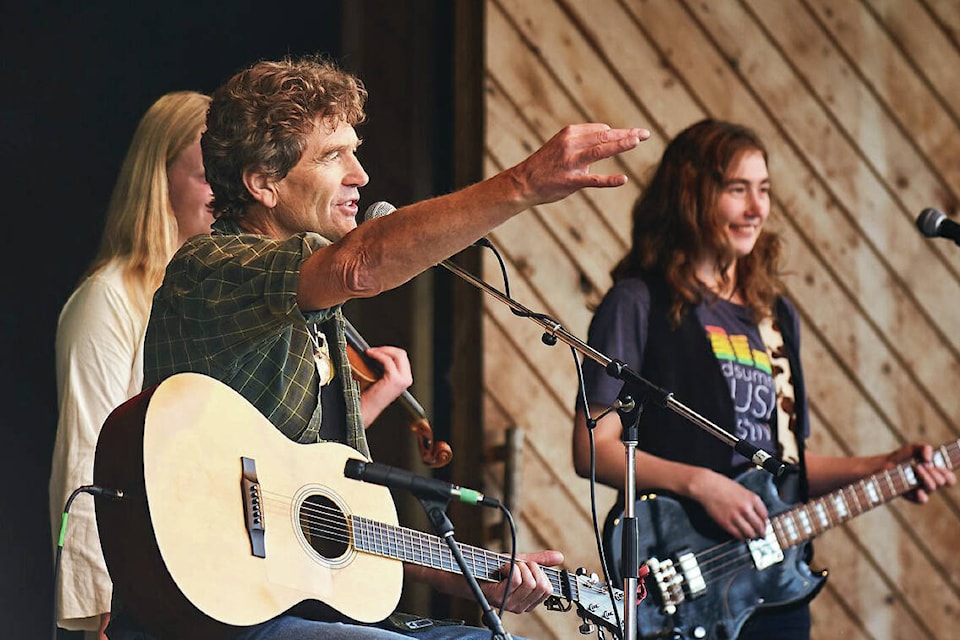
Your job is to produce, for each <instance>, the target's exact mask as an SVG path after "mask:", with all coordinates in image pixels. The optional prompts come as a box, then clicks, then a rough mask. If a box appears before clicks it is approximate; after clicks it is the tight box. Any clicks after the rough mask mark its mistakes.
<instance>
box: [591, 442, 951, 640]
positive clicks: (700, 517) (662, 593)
mask: <svg viewBox="0 0 960 640" xmlns="http://www.w3.org/2000/svg"><path fill="white" fill-rule="evenodd" d="M933 463H934V464H935V465H937V466H939V467H941V468H949V469H954V468H956V467H957V465H958V464H960V440H955V441H953V442H948V443H946V444H944V445H942V446H940V447H938V448H937V449H936V450H935V451H934V459H933ZM737 481H738V482H739V483H740V484H742V485H743V486H744V487H746V488H748V489H750V490H751V491H753V492H754V493H756V494H757V495H759V496H760V497H761V498H762V499H763V502H764V504H765V505H766V507H767V511H768V513H770V514H771V517H770V520H769V522H768V523H767V532H766V535H765V536H764V537H763V538H760V539H756V540H749V541H744V540H735V539H731V538H730V537H729V536H728V535H727V534H725V533H724V532H723V531H722V530H721V529H720V528H719V527H718V526H717V525H716V524H714V523H713V522H712V521H711V520H710V519H709V517H708V516H707V515H706V513H705V512H704V511H703V510H702V509H701V508H700V507H699V506H698V505H694V504H691V503H690V502H689V501H686V500H684V501H680V500H677V499H674V498H672V497H667V496H658V495H655V494H650V495H647V496H644V497H642V498H641V499H640V500H638V501H637V502H636V514H635V515H636V518H637V522H638V523H639V529H640V531H639V557H640V558H647V560H646V561H645V563H644V564H645V565H646V566H647V567H649V569H650V573H649V578H648V579H647V585H648V586H649V592H650V597H649V598H647V600H646V602H645V604H644V605H643V606H639V607H637V631H638V635H639V637H641V638H675V639H677V640H680V639H682V638H697V639H704V640H720V639H726V640H729V639H731V638H736V637H737V635H738V634H739V633H740V630H741V628H742V627H743V624H744V623H745V622H746V621H747V619H748V618H749V617H750V615H751V614H753V613H754V612H755V611H757V610H759V609H763V608H775V607H780V606H786V605H791V604H798V603H802V602H805V601H807V600H810V599H811V598H813V597H814V596H815V595H816V594H817V593H818V592H819V591H820V589H821V588H822V587H823V585H824V583H825V581H826V572H825V571H824V572H818V573H815V572H813V571H812V570H811V569H810V567H809V566H808V565H807V562H806V559H807V557H808V555H807V553H806V551H807V545H808V544H809V542H810V540H812V539H813V538H814V537H815V536H817V535H819V534H820V533H823V532H824V531H826V530H828V529H831V528H833V527H835V526H837V525H839V524H842V523H844V522H846V521H848V520H850V519H852V518H854V517H856V516H858V515H860V514H862V513H864V512H866V511H869V510H870V509H873V508H874V507H878V506H880V505H882V504H885V503H886V502H888V501H890V500H892V499H893V498H896V497H897V496H901V495H903V494H905V493H907V492H909V491H911V490H913V489H915V488H917V487H918V486H919V484H920V481H919V479H918V478H917V476H916V474H915V473H914V464H912V463H904V464H901V465H899V466H897V467H894V468H892V469H889V470H887V471H883V472H880V473H877V474H874V475H872V476H870V477H868V478H864V479H862V480H860V481H859V482H855V483H853V484H851V485H848V486H846V487H844V488H842V489H838V490H836V491H834V492H833V493H830V494H828V495H825V496H823V497H820V498H817V499H815V500H812V501H810V502H808V503H806V504H801V505H788V504H786V503H784V502H783V501H782V500H781V499H780V497H779V496H778V494H777V489H776V486H775V485H774V480H773V476H772V475H771V474H769V473H767V472H766V471H763V470H761V469H751V470H749V471H746V472H745V473H743V474H741V475H740V476H739V477H738V478H737ZM621 515H622V513H621ZM622 539H623V524H622V521H621V520H620V518H608V526H607V527H606V528H605V531H604V548H605V549H606V553H607V557H608V558H610V559H611V565H612V567H619V566H620V562H621V557H622V553H621V544H622ZM618 572H619V569H617V571H615V573H618ZM612 579H614V580H619V576H616V577H614V578H612Z"/></svg>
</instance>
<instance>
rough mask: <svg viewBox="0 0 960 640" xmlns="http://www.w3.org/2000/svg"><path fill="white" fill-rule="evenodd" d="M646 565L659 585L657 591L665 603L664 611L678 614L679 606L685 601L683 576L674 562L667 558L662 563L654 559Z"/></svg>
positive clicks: (649, 560) (669, 613)
mask: <svg viewBox="0 0 960 640" xmlns="http://www.w3.org/2000/svg"><path fill="white" fill-rule="evenodd" d="M644 564H646V565H647V566H648V567H650V575H652V576H653V579H654V580H655V581H656V583H657V591H658V592H659V593H660V600H661V602H662V603H663V611H664V613H666V614H668V615H673V614H674V613H676V612H677V605H679V604H680V603H682V602H683V601H684V599H685V598H684V595H683V576H681V575H680V574H679V573H677V569H676V567H675V566H674V565H673V560H670V559H669V558H667V559H666V560H663V561H661V560H660V559H658V558H656V557H653V558H650V559H648V560H647V561H646V562H645V563H644Z"/></svg>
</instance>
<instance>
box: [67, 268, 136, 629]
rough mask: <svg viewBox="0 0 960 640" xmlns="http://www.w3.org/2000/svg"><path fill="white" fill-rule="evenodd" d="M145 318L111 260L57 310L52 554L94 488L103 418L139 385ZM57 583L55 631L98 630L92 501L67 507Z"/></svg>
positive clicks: (106, 606) (98, 562) (106, 591)
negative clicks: (85, 489) (89, 489)
mask: <svg viewBox="0 0 960 640" xmlns="http://www.w3.org/2000/svg"><path fill="white" fill-rule="evenodd" d="M145 333H146V318H145V317H143V318H141V317H140V316H139V314H138V313H136V311H135V307H134V306H133V304H132V302H131V300H130V298H129V296H128V295H127V292H126V290H125V288H124V286H123V276H122V272H121V269H120V266H119V265H118V264H117V263H115V262H113V263H110V264H108V265H106V266H105V267H103V268H102V269H100V270H99V271H98V272H97V273H96V274H94V275H93V276H92V277H90V278H87V279H86V280H85V281H84V282H83V283H81V285H80V286H79V287H78V288H77V289H76V290H75V291H74V292H73V294H72V295H71V296H70V299H69V300H67V303H66V304H65V305H64V306H63V309H62V310H61V312H60V319H59V322H58V325H57V340H56V365H57V397H58V400H59V421H58V423H57V437H56V443H55V444H54V449H53V462H52V467H51V473H50V516H51V523H52V525H53V543H54V550H55V549H56V545H57V541H58V539H59V533H60V522H61V519H62V515H63V509H64V506H65V505H66V502H67V499H68V498H69V497H70V494H71V493H72V492H73V491H74V490H75V489H76V488H78V487H80V486H83V485H86V484H92V483H93V461H94V455H95V453H96V446H97V437H98V436H99V434H100V427H101V426H102V425H103V423H104V421H105V420H106V418H107V416H108V415H110V412H111V411H113V409H114V408H116V407H117V406H118V405H120V404H122V403H123V402H124V401H125V400H127V399H129V398H131V397H132V396H134V395H136V394H137V393H139V392H140V390H141V385H142V383H143V337H144V334H145ZM60 562H61V565H60V573H59V576H58V578H57V584H56V585H55V588H56V589H57V600H58V611H57V621H58V625H59V626H60V627H62V628H64V629H71V630H80V629H84V630H96V629H98V628H99V623H100V614H101V613H106V612H108V611H110V597H111V594H112V591H113V585H112V583H111V582H110V576H109V574H108V573H107V568H106V565H105V563H104V560H103V552H102V550H101V547H100V539H99V536H98V533H97V522H96V513H95V509H94V501H93V496H91V495H89V494H86V493H83V494H80V495H78V496H77V497H76V498H75V499H74V501H73V504H72V505H71V507H70V513H69V519H68V522H67V529H66V532H65V534H64V544H63V551H62V555H61V560H60Z"/></svg>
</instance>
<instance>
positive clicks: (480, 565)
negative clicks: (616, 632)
mask: <svg viewBox="0 0 960 640" xmlns="http://www.w3.org/2000/svg"><path fill="white" fill-rule="evenodd" d="M349 523H350V527H351V529H352V533H353V545H354V547H355V548H356V549H358V550H360V551H364V552H366V553H371V554H374V555H378V556H381V557H384V558H392V559H394V560H402V561H404V562H410V563H413V564H417V565H420V566H423V567H430V568H432V569H440V570H442V571H447V572H449V573H458V574H462V573H463V571H461V569H460V565H459V564H457V560H456V558H454V556H453V551H451V550H450V547H449V546H447V544H446V543H445V542H443V540H441V539H440V538H439V537H438V536H433V535H430V534H427V533H423V532H421V531H417V530H415V529H407V528H404V527H398V526H394V525H389V524H384V523H382V522H377V521H375V520H370V519H367V518H362V517H359V516H353V515H351V516H349ZM460 552H461V554H462V555H463V559H464V562H465V563H466V565H467V568H468V569H469V570H470V572H471V573H472V574H473V575H474V577H476V579H477V580H482V581H486V582H499V581H500V580H502V579H503V578H505V577H506V575H505V574H504V573H503V572H502V571H501V568H502V567H503V566H505V565H508V564H509V562H510V556H508V555H505V554H500V553H494V552H493V551H488V550H486V549H481V548H479V547H472V546H470V545H460ZM542 569H543V571H544V573H545V574H546V576H547V578H549V580H550V584H551V585H552V586H553V592H554V593H555V594H559V595H560V596H561V597H563V598H566V599H568V600H572V601H579V600H580V593H579V585H578V584H577V582H576V581H575V580H570V579H568V578H567V577H566V573H565V572H563V571H561V570H559V569H555V568H552V567H542Z"/></svg>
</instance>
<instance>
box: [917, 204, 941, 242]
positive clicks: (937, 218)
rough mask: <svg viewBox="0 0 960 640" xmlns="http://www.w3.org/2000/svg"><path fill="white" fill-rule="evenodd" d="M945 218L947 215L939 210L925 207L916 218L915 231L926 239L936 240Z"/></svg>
mask: <svg viewBox="0 0 960 640" xmlns="http://www.w3.org/2000/svg"><path fill="white" fill-rule="evenodd" d="M946 217H947V215H946V214H945V213H944V212H942V211H940V210H939V209H934V208H933V207H927V208H926V209H924V210H923V211H921V212H920V215H919V216H917V229H919V230H920V233H922V234H923V235H925V236H926V237H928V238H936V237H937V236H938V235H939V231H940V225H941V224H943V221H944V220H945V219H946Z"/></svg>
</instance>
